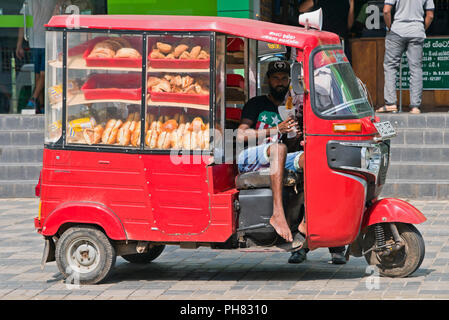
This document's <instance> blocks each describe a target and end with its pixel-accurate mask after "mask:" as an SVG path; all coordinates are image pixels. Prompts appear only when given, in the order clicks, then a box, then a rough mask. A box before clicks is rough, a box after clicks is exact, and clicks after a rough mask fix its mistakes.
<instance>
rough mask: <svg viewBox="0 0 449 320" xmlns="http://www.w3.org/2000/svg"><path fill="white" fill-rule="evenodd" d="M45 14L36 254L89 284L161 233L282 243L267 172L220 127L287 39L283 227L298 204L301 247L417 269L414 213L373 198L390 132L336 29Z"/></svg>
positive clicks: (151, 248)
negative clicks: (294, 108) (244, 156)
mask: <svg viewBox="0 0 449 320" xmlns="http://www.w3.org/2000/svg"><path fill="white" fill-rule="evenodd" d="M73 21H77V23H79V24H75V25H74V24H73ZM46 27H47V40H46V41H47V47H46V52H47V65H46V68H47V69H46V88H47V95H46V103H45V108H46V109H45V117H46V122H45V123H46V126H45V149H44V158H43V168H42V171H41V175H40V179H39V184H38V185H37V187H36V195H37V196H39V197H40V202H39V214H38V217H37V218H35V227H36V229H37V231H38V232H39V233H40V234H41V235H43V236H44V239H45V249H44V255H43V258H42V267H43V266H44V264H45V263H46V262H49V261H55V260H56V262H57V265H58V268H59V270H60V271H61V273H62V274H63V275H64V276H66V277H68V276H69V275H71V274H73V273H76V274H77V275H78V276H79V279H80V283H98V282H100V281H102V280H103V279H105V278H106V276H108V275H109V274H110V271H111V270H112V269H113V266H114V263H115V260H116V256H122V257H123V258H124V259H126V260H127V261H129V262H132V263H148V262H150V261H152V260H154V259H155V258H157V257H158V256H159V255H160V254H161V252H162V251H163V249H164V247H165V245H170V244H171V245H179V246H180V247H181V248H190V249H194V248H197V247H199V246H209V247H211V248H213V249H238V250H250V251H261V252H266V251H267V250H281V251H291V250H293V248H292V245H291V244H290V243H286V242H285V241H284V240H283V239H282V238H281V237H279V236H277V234H276V232H275V231H274V229H273V228H270V226H269V224H268V220H269V218H270V216H271V214H272V212H271V210H272V192H271V189H270V181H269V175H266V174H265V175H264V174H263V173H261V172H251V173H244V174H239V173H238V171H237V169H236V164H235V161H234V158H235V155H234V153H235V150H234V148H233V146H234V139H233V138H234V136H233V135H229V134H226V132H225V131H226V130H227V129H235V127H236V121H238V120H239V117H240V111H241V106H242V105H243V103H244V102H245V100H247V99H248V98H250V97H253V96H255V95H258V94H262V93H263V92H264V90H265V88H264V81H263V75H264V70H265V69H266V67H267V63H268V62H269V61H272V60H276V59H278V57H280V56H285V54H286V52H287V51H288V50H289V52H290V54H291V57H293V58H292V61H291V62H292V74H291V86H292V90H295V92H296V93H298V94H302V95H303V124H304V127H303V131H304V152H305V166H304V170H303V174H302V175H298V174H293V173H289V175H288V176H287V177H286V179H285V182H284V184H285V187H284V189H285V192H284V196H283V199H284V208H285V211H286V215H287V216H288V219H289V222H290V225H291V226H292V228H293V227H294V226H295V225H296V226H297V225H298V223H299V221H300V219H302V217H303V216H304V215H305V219H306V221H307V237H306V243H305V244H304V246H307V247H308V248H309V249H311V250H314V249H316V248H320V247H336V246H342V245H349V246H348V250H347V252H346V257H347V259H348V258H349V255H353V256H356V257H360V256H365V258H366V260H367V262H368V263H369V264H372V265H377V266H378V267H379V269H380V270H379V271H380V273H381V274H382V275H385V276H392V277H403V276H407V275H409V274H411V273H413V272H414V271H415V270H416V269H417V268H418V267H419V266H420V264H421V262H422V260H423V257H424V242H423V239H422V237H421V235H420V233H419V231H418V230H417V229H416V228H415V227H414V226H413V225H412V224H418V223H422V222H423V221H425V220H426V219H425V217H424V216H423V215H422V214H421V213H420V212H419V211H418V210H417V209H416V208H414V207H413V206H411V205H410V204H408V203H407V202H404V201H402V200H398V199H391V198H386V199H380V200H379V199H378V198H379V194H380V192H381V190H382V186H383V185H384V183H385V179H386V174H387V169H388V165H389V155H390V144H389V139H390V138H391V137H392V136H394V134H395V133H394V129H393V128H392V127H391V124H389V123H385V122H380V120H379V118H377V117H375V116H374V111H373V109H372V106H371V105H370V103H369V101H368V98H367V94H366V91H365V90H364V89H363V84H361V83H360V82H359V81H358V80H357V78H356V76H355V75H354V73H353V71H352V69H351V66H350V64H349V63H348V60H347V59H346V57H345V55H344V53H343V50H342V47H341V44H340V42H339V38H338V36H337V35H335V34H333V33H329V32H322V31H317V30H310V29H305V28H299V27H292V26H285V25H278V24H273V23H267V22H261V21H256V20H248V19H235V18H219V17H181V16H78V17H76V19H72V17H71V16H55V17H53V18H52V19H51V20H50V22H49V23H48V25H47V26H46ZM287 49H288V50H287ZM264 68H265V69H264ZM292 230H293V229H292Z"/></svg>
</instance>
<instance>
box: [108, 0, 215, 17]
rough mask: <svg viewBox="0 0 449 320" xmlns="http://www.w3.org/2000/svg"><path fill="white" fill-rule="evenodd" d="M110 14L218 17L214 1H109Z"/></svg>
mask: <svg viewBox="0 0 449 320" xmlns="http://www.w3.org/2000/svg"><path fill="white" fill-rule="evenodd" d="M108 14H155V15H186V16H188V15H192V16H216V15H217V2H216V1H214V0H191V1H185V0H108Z"/></svg>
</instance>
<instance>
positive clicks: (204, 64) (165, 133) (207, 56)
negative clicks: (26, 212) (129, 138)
mask: <svg viewBox="0 0 449 320" xmlns="http://www.w3.org/2000/svg"><path fill="white" fill-rule="evenodd" d="M147 46H148V50H147V51H148V72H147V79H146V80H147V85H146V88H147V90H148V92H147V93H148V103H147V108H146V118H147V120H148V121H147V122H146V123H147V127H148V128H145V131H146V134H145V148H146V149H158V150H161V149H162V150H209V145H210V132H209V129H210V125H209V123H210V116H211V113H210V106H211V93H210V91H211V88H210V84H211V72H210V71H211V53H210V46H211V39H210V36H209V35H204V36H203V35H183V34H170V35H150V36H148V38H147Z"/></svg>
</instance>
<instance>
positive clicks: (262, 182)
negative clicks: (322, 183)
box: [235, 169, 302, 190]
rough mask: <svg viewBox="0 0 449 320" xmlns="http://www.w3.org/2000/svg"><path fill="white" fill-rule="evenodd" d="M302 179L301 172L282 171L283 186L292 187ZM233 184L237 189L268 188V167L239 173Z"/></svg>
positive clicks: (269, 180)
mask: <svg viewBox="0 0 449 320" xmlns="http://www.w3.org/2000/svg"><path fill="white" fill-rule="evenodd" d="M301 181H302V172H298V173H297V172H295V171H292V170H285V171H284V182H283V184H284V186H285V187H293V186H295V185H296V184H298V183H300V182H301ZM235 186H236V188H237V189H239V190H246V189H256V188H270V187H271V179H270V169H264V170H258V171H251V172H245V173H240V174H239V175H237V177H236V178H235Z"/></svg>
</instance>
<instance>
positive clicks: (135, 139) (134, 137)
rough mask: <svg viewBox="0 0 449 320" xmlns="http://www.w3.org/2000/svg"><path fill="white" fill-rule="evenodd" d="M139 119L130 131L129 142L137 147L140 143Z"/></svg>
mask: <svg viewBox="0 0 449 320" xmlns="http://www.w3.org/2000/svg"><path fill="white" fill-rule="evenodd" d="M140 123H141V122H140V121H139V122H138V123H137V125H136V127H135V128H134V131H132V134H131V144H132V145H133V146H134V147H138V146H139V145H140V127H141V125H140Z"/></svg>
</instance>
